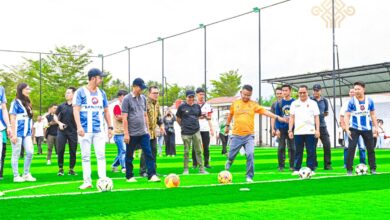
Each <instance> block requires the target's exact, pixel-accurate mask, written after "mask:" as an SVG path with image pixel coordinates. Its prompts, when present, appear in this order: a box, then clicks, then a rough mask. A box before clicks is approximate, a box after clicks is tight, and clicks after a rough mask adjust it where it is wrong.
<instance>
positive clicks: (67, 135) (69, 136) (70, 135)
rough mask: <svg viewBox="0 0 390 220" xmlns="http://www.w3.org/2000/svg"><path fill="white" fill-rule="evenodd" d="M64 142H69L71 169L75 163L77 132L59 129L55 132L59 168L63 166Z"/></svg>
mask: <svg viewBox="0 0 390 220" xmlns="http://www.w3.org/2000/svg"><path fill="white" fill-rule="evenodd" d="M66 142H68V144H69V154H70V161H69V168H70V169H73V168H74V166H75V164H76V151H77V133H76V132H68V131H60V130H59V131H58V133H57V149H58V152H57V153H58V167H59V168H60V169H62V168H63V167H64V153H65V145H66Z"/></svg>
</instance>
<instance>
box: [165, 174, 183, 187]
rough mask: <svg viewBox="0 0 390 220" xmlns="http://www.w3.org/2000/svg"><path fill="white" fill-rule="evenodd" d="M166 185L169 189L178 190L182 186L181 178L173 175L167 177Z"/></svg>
mask: <svg viewBox="0 0 390 220" xmlns="http://www.w3.org/2000/svg"><path fill="white" fill-rule="evenodd" d="M164 183H165V186H166V187H167V188H176V187H178V186H179V185H180V178H179V176H178V175H176V174H174V173H171V174H169V175H168V176H167V177H165V180H164Z"/></svg>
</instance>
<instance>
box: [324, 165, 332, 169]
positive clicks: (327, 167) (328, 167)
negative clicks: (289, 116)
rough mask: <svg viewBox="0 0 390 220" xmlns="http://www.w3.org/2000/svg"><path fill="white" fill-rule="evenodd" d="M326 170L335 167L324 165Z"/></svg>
mask: <svg viewBox="0 0 390 220" xmlns="http://www.w3.org/2000/svg"><path fill="white" fill-rule="evenodd" d="M324 170H333V168H332V166H330V165H329V166H326V167H324Z"/></svg>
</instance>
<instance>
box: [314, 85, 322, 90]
mask: <svg viewBox="0 0 390 220" xmlns="http://www.w3.org/2000/svg"><path fill="white" fill-rule="evenodd" d="M313 90H321V85H320V84H314V86H313Z"/></svg>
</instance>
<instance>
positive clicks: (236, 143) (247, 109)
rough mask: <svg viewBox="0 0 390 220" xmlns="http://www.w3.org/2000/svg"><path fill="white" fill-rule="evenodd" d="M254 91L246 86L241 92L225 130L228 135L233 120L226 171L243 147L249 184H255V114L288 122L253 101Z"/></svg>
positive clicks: (232, 108)
mask: <svg viewBox="0 0 390 220" xmlns="http://www.w3.org/2000/svg"><path fill="white" fill-rule="evenodd" d="M252 90H253V88H252V86H251V85H244V86H243V87H242V90H241V92H240V94H241V99H239V100H237V101H235V102H233V104H232V105H231V106H230V114H229V117H228V119H227V122H226V128H225V132H226V134H227V133H229V129H230V122H231V121H232V119H233V120H234V127H233V135H232V139H231V143H230V151H229V155H228V160H227V162H226V165H225V169H226V170H229V169H230V167H231V166H232V164H233V161H234V158H236V155H237V153H238V152H239V151H240V148H241V146H244V148H245V155H246V181H247V182H249V183H251V182H253V176H254V161H253V158H254V148H255V136H254V134H255V114H256V113H257V114H262V115H265V116H268V117H271V118H274V119H276V120H278V121H281V122H287V120H286V119H284V118H282V117H280V116H277V115H275V114H273V113H271V112H270V111H267V110H266V109H265V108H264V107H262V106H260V105H259V104H258V103H257V102H255V101H252V100H251V96H252Z"/></svg>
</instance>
